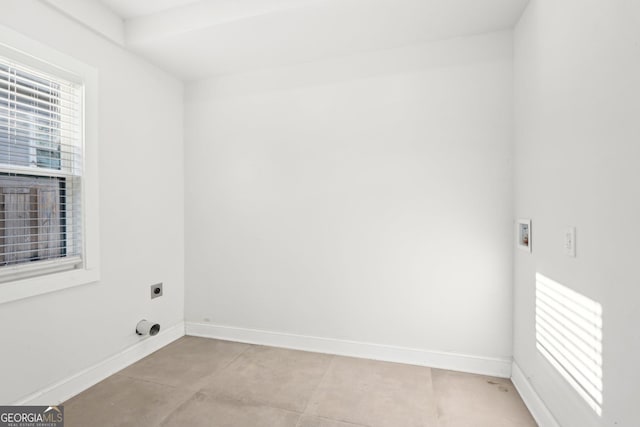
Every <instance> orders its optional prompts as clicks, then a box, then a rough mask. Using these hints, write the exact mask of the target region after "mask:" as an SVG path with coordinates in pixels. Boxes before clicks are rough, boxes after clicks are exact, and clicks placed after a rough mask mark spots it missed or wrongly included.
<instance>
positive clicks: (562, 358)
mask: <svg viewBox="0 0 640 427" xmlns="http://www.w3.org/2000/svg"><path fill="white" fill-rule="evenodd" d="M536 345H537V347H538V351H540V353H542V354H543V355H544V356H545V357H546V358H547V359H548V360H549V362H550V363H551V364H552V365H553V366H554V367H555V368H556V369H557V370H558V372H559V373H560V374H561V375H562V376H563V377H564V378H565V379H566V380H567V381H568V382H569V384H571V386H572V387H573V388H574V389H575V390H576V391H577V392H578V394H580V396H582V398H583V399H584V400H585V401H586V402H587V403H588V404H589V406H590V407H591V408H592V409H593V410H594V411H595V412H596V413H597V414H598V415H602V397H603V396H602V392H603V387H602V386H603V384H602V305H601V304H599V303H597V302H595V301H593V300H591V299H589V298H587V297H585V296H584V295H581V294H579V293H577V292H575V291H573V290H571V289H569V288H567V287H566V286H563V285H561V284H560V283H558V282H555V281H553V280H551V279H549V278H548V277H545V276H543V275H542V274H539V273H538V274H536Z"/></svg>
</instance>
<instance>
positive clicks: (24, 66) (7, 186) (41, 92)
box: [0, 26, 99, 303]
mask: <svg viewBox="0 0 640 427" xmlns="http://www.w3.org/2000/svg"><path fill="white" fill-rule="evenodd" d="M0 40H1V41H0V303H4V302H8V301H14V300H17V299H21V298H26V297H30V296H34V295H39V294H43V293H47V292H52V291H56V290H59V289H64V288H68V287H72V286H77V285H82V284H86V283H91V282H95V281H97V280H98V279H99V262H98V261H99V241H98V231H99V227H98V225H99V223H98V212H99V209H98V173H97V166H98V158H97V128H98V126H97V86H98V85H97V72H96V70H95V69H94V68H92V67H90V66H88V65H86V64H83V63H81V62H79V61H77V60H76V59H74V58H71V57H69V56H67V55H65V54H63V53H60V52H57V51H55V50H53V49H51V47H48V46H45V45H42V44H40V43H38V42H36V41H34V40H31V39H28V38H26V37H24V36H23V35H21V34H19V33H16V32H14V31H12V30H9V29H7V28H5V27H1V26H0ZM5 43H6V44H5Z"/></svg>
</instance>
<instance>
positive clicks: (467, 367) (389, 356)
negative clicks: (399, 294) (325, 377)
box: [186, 322, 511, 378]
mask: <svg viewBox="0 0 640 427" xmlns="http://www.w3.org/2000/svg"><path fill="white" fill-rule="evenodd" d="M186 334H187V335H192V336H197V337H205V338H216V339H221V340H227V341H236V342H243V343H249V344H259V345H268V346H272V347H283V348H290V349H294V350H304V351H312V352H316V353H327V354H336V355H340V356H350V357H359V358H364V359H373V360H382V361H386V362H396V363H406V364H410V365H419V366H429V367H432V368H438V369H447V370H452V371H461V372H469V373H474V374H482V375H490V376H494V377H501V378H509V377H511V359H506V358H505V359H500V358H491V357H482V356H472V355H467V354H457V353H444V352H439V351H429V350H421V349H413V348H406V347H396V346H390V345H381V344H370V343H364V342H357V341H345V340H339V339H332V338H320V337H313V336H306V335H294V334H286V333H280V332H271V331H263V330H257V329H244V328H235V327H230V326H220V325H212V324H208V323H197V322H186Z"/></svg>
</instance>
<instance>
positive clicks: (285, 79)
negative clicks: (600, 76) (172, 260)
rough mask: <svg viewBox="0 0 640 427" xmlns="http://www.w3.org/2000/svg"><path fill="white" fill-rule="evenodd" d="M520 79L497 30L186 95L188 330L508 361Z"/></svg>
mask: <svg viewBox="0 0 640 427" xmlns="http://www.w3.org/2000/svg"><path fill="white" fill-rule="evenodd" d="M512 65H513V63H512V40H511V33H510V32H502V33H495V34H490V35H485V36H477V37H471V38H463V39H455V40H450V41H443V42H438V43H431V44H425V45H421V46H414V47H407V48H402V49H395V50H389V51H383V52H376V53H369V54H362V55H358V56H352V57H345V58H338V59H334V60H331V61H326V62H319V63H309V64H302V65H299V66H295V67H289V68H283V69H278V70H270V71H261V72H252V73H249V74H237V75H230V76H225V77H220V78H215V79H209V80H204V81H200V82H195V83H191V84H188V85H187V87H186V92H185V103H186V106H185V129H186V131H185V132H186V133H185V162H186V165H187V167H186V171H185V172H186V178H185V203H186V210H185V217H186V221H185V222H186V226H185V232H186V240H185V245H186V286H187V293H186V319H187V320H188V321H194V322H210V323H211V324H214V325H224V326H232V327H240V328H256V329H262V330H267V331H276V332H286V333H293V334H301V335H310V336H317V337H326V338H336V339H347V340H355V341H363V342H370V343H377V344H390V345H396V346H404V347H411V348H416V349H423V350H437V351H448V352H455V353H463V354H471V355H478V356H487V357H505V358H510V356H511V300H512V291H511V272H512V267H511V263H512V251H511V249H512V239H511V237H512V218H511V210H512V184H511V182H512V169H511V142H512V111H513V103H512V98H513V91H512V89H513V87H512V85H513V80H512ZM207 319H208V320H207Z"/></svg>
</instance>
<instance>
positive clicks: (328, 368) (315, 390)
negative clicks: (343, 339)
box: [296, 355, 336, 427]
mask: <svg viewBox="0 0 640 427" xmlns="http://www.w3.org/2000/svg"><path fill="white" fill-rule="evenodd" d="M334 360H336V356H334V355H331V360H330V361H329V364H328V366H327V369H325V371H324V374H322V378H320V381H318V384H317V385H316V387H315V388H314V389H313V392H312V393H311V396H309V400H307V403H306V405H304V409H303V410H302V414H300V418H299V419H298V422H297V423H296V427H299V426H300V422H301V421H302V417H304V416H305V414H306V413H307V409H309V404H310V403H311V401H312V400H313V398H314V397H315V395H316V393H317V392H318V389H319V388H320V386H321V385H322V383H323V382H324V379H325V378H326V377H327V374H328V373H329V371H330V370H331V367H332V366H333V361H334Z"/></svg>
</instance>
